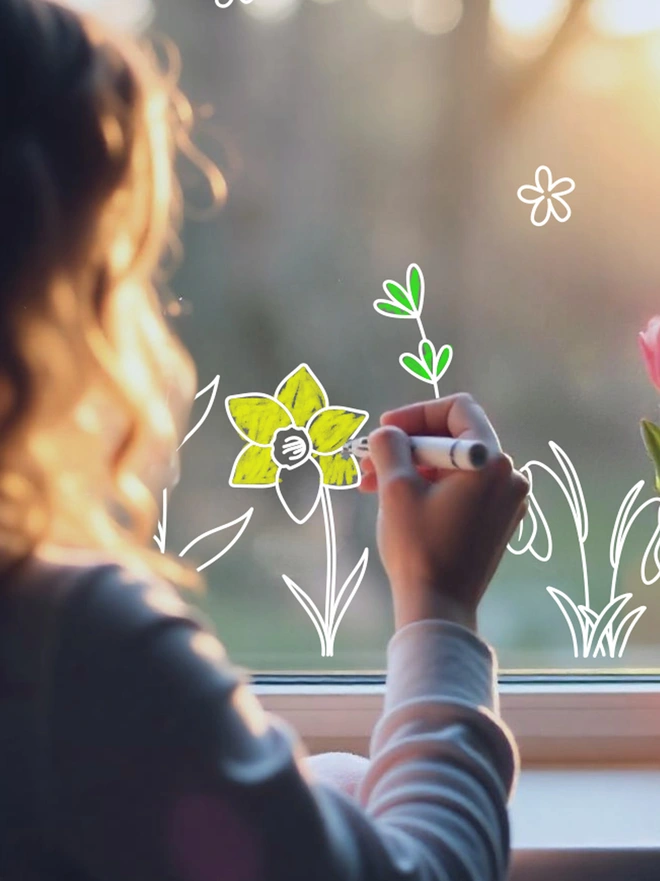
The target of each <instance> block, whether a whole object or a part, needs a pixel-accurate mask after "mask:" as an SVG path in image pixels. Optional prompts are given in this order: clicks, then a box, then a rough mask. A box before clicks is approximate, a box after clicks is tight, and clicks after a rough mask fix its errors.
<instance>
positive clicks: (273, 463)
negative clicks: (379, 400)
mask: <svg viewBox="0 0 660 881" xmlns="http://www.w3.org/2000/svg"><path fill="white" fill-rule="evenodd" d="M226 406H227V413H228V415H229V418H230V419H231V421H232V423H233V425H234V428H235V429H236V431H237V432H238V433H239V434H240V436H241V437H242V438H244V439H245V440H246V441H247V442H248V443H247V446H245V447H243V449H242V450H241V452H240V453H239V455H238V457H237V458H236V461H235V462H234V467H233V468H232V471H231V476H230V477H229V483H230V485H231V486H243V487H269V486H274V487H275V488H276V489H277V494H278V496H279V497H280V501H281V502H282V505H283V506H284V510H285V511H286V512H287V514H288V515H289V517H291V519H292V520H294V521H295V522H296V523H305V522H306V521H307V520H308V519H309V518H310V517H311V516H312V514H313V513H314V511H315V510H316V507H317V505H318V503H319V501H320V498H321V491H322V489H323V487H324V486H326V487H329V488H330V489H350V488H351V487H355V486H359V484H360V479H361V477H360V469H359V466H358V463H357V460H356V459H355V456H348V457H346V456H345V454H343V453H342V452H341V449H342V447H343V445H344V444H345V443H346V442H347V441H349V440H351V439H352V438H353V437H355V435H356V434H357V433H358V431H359V430H360V428H361V427H362V425H363V424H364V422H365V421H366V419H368V417H369V414H368V413H366V412H365V411H364V410H353V409H351V408H349V407H330V406H328V397H327V395H326V392H325V389H324V388H323V386H322V385H321V383H320V382H319V380H318V379H317V378H316V376H315V375H314V372H313V371H312V370H311V368H310V367H309V366H308V365H307V364H301V365H300V366H299V367H296V369H295V370H293V371H291V373H289V375H288V376H285V377H284V379H283V380H282V382H281V383H280V384H279V386H278V387H277V390H276V392H275V394H274V395H264V394H246V395H230V396H229V397H228V398H227V401H226ZM303 478H305V479H309V478H311V479H313V480H315V481H316V483H317V486H318V489H317V491H316V493H315V495H314V500H313V503H312V506H311V508H310V509H309V510H308V511H307V512H305V513H304V515H303V516H302V517H301V516H298V514H297V513H296V512H295V511H294V510H293V506H292V502H291V501H290V498H291V496H292V495H293V493H294V492H295V489H296V487H297V486H298V485H299V484H300V482H301V479H303Z"/></svg>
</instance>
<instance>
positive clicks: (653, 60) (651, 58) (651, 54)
mask: <svg viewBox="0 0 660 881" xmlns="http://www.w3.org/2000/svg"><path fill="white" fill-rule="evenodd" d="M644 55H645V59H646V63H647V64H648V67H649V70H650V71H651V73H652V74H653V76H654V79H658V80H660V35H654V36H653V37H649V38H648V39H647V40H646V41H645V46H644Z"/></svg>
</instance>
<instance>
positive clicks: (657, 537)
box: [639, 499, 660, 586]
mask: <svg viewBox="0 0 660 881" xmlns="http://www.w3.org/2000/svg"><path fill="white" fill-rule="evenodd" d="M650 501H654V502H655V501H660V499H651V500H650ZM651 549H653V562H654V563H655V567H656V574H655V575H654V576H653V578H650V579H649V578H647V577H646V565H647V561H648V558H649V554H650V553H651ZM659 551H660V506H659V507H658V523H657V526H656V527H655V530H654V532H653V535H652V536H651V538H650V540H649V543H648V544H647V546H646V550H645V551H644V556H643V557H642V564H641V566H640V567H639V574H640V575H641V577H642V581H643V582H644V584H646V585H649V586H650V585H651V584H655V582H656V581H657V580H658V578H660V558H659V556H658V552H659Z"/></svg>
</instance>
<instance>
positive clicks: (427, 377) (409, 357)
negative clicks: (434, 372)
mask: <svg viewBox="0 0 660 881" xmlns="http://www.w3.org/2000/svg"><path fill="white" fill-rule="evenodd" d="M399 364H400V365H401V366H402V367H403V369H404V370H405V371H407V372H408V373H409V374H410V375H411V376H414V377H415V379H421V380H422V382H427V383H430V384H431V385H432V384H433V377H432V376H431V374H430V373H429V371H428V369H427V367H426V364H424V362H423V361H420V359H419V358H418V357H417V355H413V354H412V353H411V352H405V353H404V354H403V355H399Z"/></svg>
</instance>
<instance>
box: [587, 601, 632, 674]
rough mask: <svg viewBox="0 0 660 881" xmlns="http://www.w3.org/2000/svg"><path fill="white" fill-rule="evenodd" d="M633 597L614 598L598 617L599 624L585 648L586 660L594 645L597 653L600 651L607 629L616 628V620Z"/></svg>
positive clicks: (593, 630) (596, 625) (592, 631)
mask: <svg viewBox="0 0 660 881" xmlns="http://www.w3.org/2000/svg"><path fill="white" fill-rule="evenodd" d="M631 597H632V594H631V593H622V594H620V595H619V596H618V597H614V599H613V600H610V602H609V603H608V604H607V605H606V606H605V608H604V609H603V611H602V612H601V613H600V614H599V615H598V622H597V623H596V624H595V626H594V627H593V628H592V630H591V633H590V634H589V637H588V639H587V641H586V645H585V647H584V657H585V658H586V657H588V656H589V655H590V654H591V649H592V647H593V646H594V644H595V646H596V648H595V651H597V650H598V649H599V647H600V644H601V641H602V640H603V639H605V637H606V631H607V629H608V628H613V627H614V619H615V618H616V617H617V615H619V613H620V612H621V610H622V609H623V607H624V606H625V605H626V603H627V602H628V601H629V600H630V599H631ZM580 608H581V609H582V608H583V607H582V606H581V607H580Z"/></svg>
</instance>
